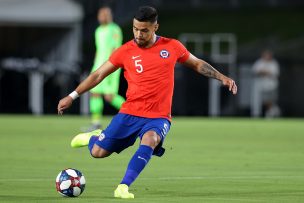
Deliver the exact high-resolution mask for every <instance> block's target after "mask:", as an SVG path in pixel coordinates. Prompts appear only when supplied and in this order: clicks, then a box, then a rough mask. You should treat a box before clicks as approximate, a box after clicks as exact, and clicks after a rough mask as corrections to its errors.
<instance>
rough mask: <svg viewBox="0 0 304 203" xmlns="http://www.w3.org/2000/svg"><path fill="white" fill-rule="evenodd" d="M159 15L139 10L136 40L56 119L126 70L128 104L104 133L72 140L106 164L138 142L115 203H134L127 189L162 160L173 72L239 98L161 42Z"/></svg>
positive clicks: (64, 102)
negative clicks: (190, 74) (154, 160)
mask: <svg viewBox="0 0 304 203" xmlns="http://www.w3.org/2000/svg"><path fill="white" fill-rule="evenodd" d="M157 17H158V14H157V11H156V9H155V8H153V7H148V6H145V7H140V8H139V10H138V11H137V13H136V14H135V16H134V19H133V33H134V39H132V40H131V41H129V42H127V43H125V44H124V45H123V46H121V47H120V48H118V49H117V50H116V51H115V52H114V53H113V54H112V55H111V57H110V59H109V60H108V61H107V62H105V63H104V64H103V65H102V66H101V67H100V68H99V69H97V70H96V71H95V72H93V73H92V74H91V75H89V76H88V77H87V78H86V79H85V80H84V81H83V82H81V84H80V85H79V86H78V87H77V88H76V90H75V91H73V92H72V93H71V94H69V95H68V96H66V97H65V98H63V99H61V100H60V101H59V104H58V113H59V114H62V113H63V110H65V109H67V108H68V107H69V106H71V104H72V102H73V100H74V99H76V98H77V97H78V96H79V95H81V94H82V93H84V92H85V91H88V90H89V89H91V88H93V87H94V86H95V85H97V84H98V83H100V82H101V81H102V80H103V79H104V78H105V77H107V75H109V74H110V73H112V72H113V71H115V70H117V68H118V67H121V68H123V69H124V77H125V78H126V80H127V82H128V89H127V100H126V102H125V103H123V105H122V107H121V109H120V111H119V113H118V114H117V115H116V116H114V117H113V119H112V121H111V123H110V124H109V126H108V127H107V128H106V129H105V130H104V131H102V132H101V131H100V130H99V131H95V132H91V133H82V134H79V135H77V136H76V137H74V138H73V140H72V142H71V145H72V147H81V146H86V145H88V148H89V151H90V153H91V155H92V156H93V157H95V158H104V157H107V156H109V155H111V154H112V153H113V152H116V153H120V152H121V151H123V150H124V149H126V148H127V147H129V146H131V145H133V144H134V142H135V141H136V139H137V138H138V137H139V138H140V146H139V147H138V149H137V151H136V152H135V154H134V156H133V157H132V158H131V160H130V162H129V164H128V167H127V170H126V172H125V175H124V177H123V179H122V181H121V183H120V184H119V185H118V187H117V188H116V190H115V191H114V197H117V198H134V194H132V193H130V192H129V186H130V185H131V184H132V183H133V182H134V181H135V180H136V178H137V177H138V175H139V174H140V173H141V171H142V170H143V169H144V168H145V166H146V165H147V164H148V162H149V160H150V159H151V157H152V155H156V156H162V155H163V154H164V152H165V149H164V148H163V147H162V144H163V142H164V139H165V138H166V135H167V133H168V131H169V130H170V125H171V122H170V121H171V104H172V96H173V83H174V66H175V63H176V62H179V63H182V64H184V65H186V66H188V67H190V68H192V69H193V70H195V71H197V72H198V73H200V74H202V75H204V76H207V77H211V78H215V79H217V80H219V81H221V82H222V84H223V85H225V86H227V87H228V88H229V90H230V91H231V92H232V93H233V94H236V93H237V86H236V84H235V82H234V81H233V80H232V79H230V78H228V77H226V76H225V75H223V74H221V73H220V72H218V71H217V70H216V69H214V68H213V67H212V66H211V65H209V64H208V63H206V62H205V61H203V60H201V59H198V58H196V57H195V56H194V55H192V54H191V53H190V52H189V51H188V50H187V49H186V48H185V47H184V46H183V45H182V44H181V43H180V42H179V41H177V40H175V39H170V38H165V37H161V36H157V35H156V34H155V32H156V31H157V29H158V26H159V25H158V23H157Z"/></svg>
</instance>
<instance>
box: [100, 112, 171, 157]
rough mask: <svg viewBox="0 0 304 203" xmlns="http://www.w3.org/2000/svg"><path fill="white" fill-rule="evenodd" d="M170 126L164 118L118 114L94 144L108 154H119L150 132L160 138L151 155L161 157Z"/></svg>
mask: <svg viewBox="0 0 304 203" xmlns="http://www.w3.org/2000/svg"><path fill="white" fill-rule="evenodd" d="M170 126H171V123H170V121H169V120H167V119H165V118H144V117H139V116H133V115H129V114H123V113H118V114H117V115H116V116H114V117H113V119H112V121H111V123H110V124H109V126H108V127H107V128H106V129H105V130H104V131H103V132H102V133H101V135H100V136H99V139H98V141H97V142H95V144H97V145H98V146H100V147H101V148H103V149H105V150H107V151H109V152H116V153H120V152H121V151H123V150H124V149H126V148H128V147H130V146H132V145H133V144H134V143H135V141H136V139H137V138H138V137H140V139H142V137H143V135H144V134H145V133H146V132H148V131H150V130H152V131H155V132H156V133H157V134H158V135H159V136H160V138H161V142H160V143H159V145H158V146H157V147H156V148H155V149H154V151H153V155H156V156H162V155H163V154H164V152H165V149H164V148H163V147H162V145H163V142H164V139H165V137H166V135H167V133H168V132H169V130H170Z"/></svg>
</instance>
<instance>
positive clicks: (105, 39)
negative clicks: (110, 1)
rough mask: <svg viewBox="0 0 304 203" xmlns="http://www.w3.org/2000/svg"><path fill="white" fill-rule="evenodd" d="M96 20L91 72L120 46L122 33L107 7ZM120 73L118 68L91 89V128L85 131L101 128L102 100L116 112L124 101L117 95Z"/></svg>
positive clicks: (102, 9)
mask: <svg viewBox="0 0 304 203" xmlns="http://www.w3.org/2000/svg"><path fill="white" fill-rule="evenodd" d="M97 18H98V21H99V23H100V25H99V26H98V28H97V29H96V31H95V44H96V55H95V61H94V65H93V68H92V72H94V71H95V70H97V69H98V68H99V67H100V66H101V65H102V64H103V63H104V62H106V61H107V60H108V59H109V57H110V55H111V54H112V52H113V51H114V50H115V49H117V48H118V47H120V46H121V44H122V31H121V29H120V27H119V26H118V25H117V24H116V23H114V22H113V17H112V12H111V9H110V8H109V7H102V8H100V9H99V11H98V17H97ZM120 72H121V69H120V68H119V69H117V70H116V71H115V72H113V73H112V74H111V75H109V76H108V77H107V78H105V79H104V80H103V81H102V82H101V83H100V84H98V85H97V86H96V87H95V88H93V89H91V91H90V93H91V96H90V112H91V116H92V126H91V127H90V128H89V129H87V131H92V130H95V129H99V128H101V117H102V114H103V108H104V100H105V101H107V102H109V103H110V104H111V105H112V106H113V107H115V108H116V109H118V110H119V109H120V107H121V105H122V103H123V102H124V101H125V99H124V98H123V97H122V96H120V95H118V89H119V80H120ZM103 99H104V100H103Z"/></svg>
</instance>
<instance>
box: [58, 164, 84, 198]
mask: <svg viewBox="0 0 304 203" xmlns="http://www.w3.org/2000/svg"><path fill="white" fill-rule="evenodd" d="M84 188H85V178H84V176H83V174H82V173H81V172H80V171H78V170H76V169H73V168H67V169H64V170H62V171H60V173H59V174H58V175H57V177H56V189H57V192H58V193H59V194H61V195H63V196H65V197H78V196H79V195H80V194H81V193H82V192H83V191H84Z"/></svg>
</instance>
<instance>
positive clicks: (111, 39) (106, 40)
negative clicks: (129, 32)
mask: <svg viewBox="0 0 304 203" xmlns="http://www.w3.org/2000/svg"><path fill="white" fill-rule="evenodd" d="M95 43H96V55H95V60H94V66H93V68H92V71H95V70H96V69H97V68H99V66H101V65H102V64H103V63H104V62H105V61H107V60H108V59H109V57H110V55H111V53H112V52H113V51H114V50H115V49H117V48H118V47H120V46H121V44H122V31H121V29H120V27H119V26H118V25H117V24H116V23H113V22H112V23H109V24H106V25H100V26H99V27H98V28H97V29H96V31H95Z"/></svg>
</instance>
